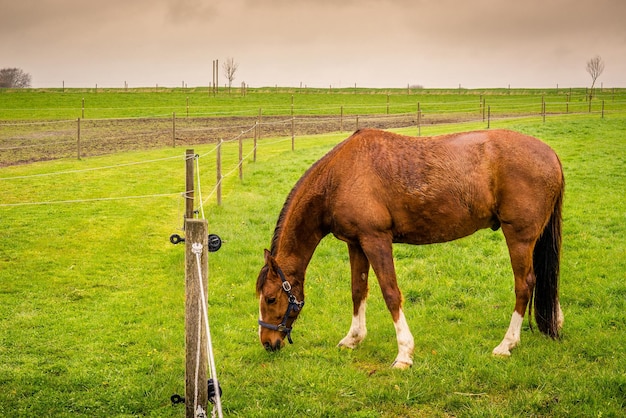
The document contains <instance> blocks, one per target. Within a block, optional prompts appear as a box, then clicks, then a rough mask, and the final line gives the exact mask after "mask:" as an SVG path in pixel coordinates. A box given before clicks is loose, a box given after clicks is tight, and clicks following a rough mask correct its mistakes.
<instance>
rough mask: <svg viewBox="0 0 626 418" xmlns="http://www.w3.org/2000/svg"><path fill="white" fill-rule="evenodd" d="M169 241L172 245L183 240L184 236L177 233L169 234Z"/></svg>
mask: <svg viewBox="0 0 626 418" xmlns="http://www.w3.org/2000/svg"><path fill="white" fill-rule="evenodd" d="M170 242H171V243H172V244H174V245H176V244H178V243H181V242H185V238H183V237H181V236H180V235H178V234H172V235H170Z"/></svg>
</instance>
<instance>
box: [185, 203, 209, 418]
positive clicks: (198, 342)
mask: <svg viewBox="0 0 626 418" xmlns="http://www.w3.org/2000/svg"><path fill="white" fill-rule="evenodd" d="M192 204H193V203H192ZM194 243H201V244H202V254H201V255H200V266H201V269H200V270H201V273H202V277H201V278H200V277H198V274H199V273H198V265H197V260H196V255H195V254H194V253H193V251H192V245H193V244H194ZM207 248H208V227H207V221H206V219H186V220H185V399H186V402H185V417H186V418H195V416H196V411H195V410H194V400H195V398H196V394H197V396H198V406H201V407H202V408H203V409H204V410H205V411H206V410H207V408H208V381H207V363H208V361H207V335H206V331H205V330H204V327H202V326H201V325H202V321H201V318H202V311H201V309H202V305H201V302H200V301H201V299H200V284H199V280H200V279H201V280H202V283H203V288H204V293H205V295H204V300H207V293H208V292H207V287H208V286H207V284H208V270H207V265H208V261H207ZM198 355H199V358H198ZM196 370H197V371H198V378H197V381H196Z"/></svg>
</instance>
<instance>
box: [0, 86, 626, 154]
mask: <svg viewBox="0 0 626 418" xmlns="http://www.w3.org/2000/svg"><path fill="white" fill-rule="evenodd" d="M488 98H489V101H487V96H482V95H481V96H479V97H477V99H478V100H476V98H473V100H462V101H455V102H436V101H435V102H426V103H420V102H416V103H414V104H413V105H411V106H410V107H409V105H407V104H397V105H392V104H389V103H388V104H387V105H377V106H365V105H364V106H359V105H351V106H342V105H333V106H330V105H329V106H326V107H323V108H322V107H316V108H311V109H308V108H294V107H293V106H291V107H283V108H277V107H275V108H271V107H270V108H269V109H268V108H263V109H261V108H259V109H257V111H256V112H255V114H254V116H251V115H249V112H248V116H241V115H230V116H223V115H218V116H216V115H215V114H211V115H206V116H201V115H198V113H195V114H194V116H188V114H189V113H188V112H187V113H185V114H183V115H177V114H176V113H172V114H171V115H169V116H167V117H140V118H121V119H82V118H77V119H68V120H57V121H34V122H33V121H25V122H13V121H0V167H5V166H10V165H19V164H25V163H29V162H34V161H42V160H54V159H60V158H68V157H76V158H79V159H80V158H88V157H93V156H99V155H106V154H112V153H117V152H124V151H131V150H142V149H156V148H163V147H178V146H184V147H188V146H191V145H194V144H206V143H217V142H218V141H219V140H226V139H228V138H232V137H234V136H236V135H239V134H241V132H245V131H247V132H248V134H247V135H248V137H252V133H250V132H249V131H250V127H251V126H253V125H256V126H257V128H256V129H257V131H255V132H256V134H257V135H259V137H265V138H267V137H283V136H292V137H294V136H302V135H312V134H322V133H329V132H337V131H340V132H341V131H346V132H351V131H354V130H357V129H359V128H365V127H373V128H380V129H391V128H401V127H408V126H416V127H418V130H419V126H421V125H435V124H442V123H457V122H468V121H482V122H485V123H486V125H488V123H489V119H490V118H493V119H496V118H497V119H501V118H507V117H520V116H533V115H534V116H538V115H542V116H544V117H546V116H550V115H562V114H578V113H591V114H598V115H600V116H601V117H604V115H605V114H610V113H615V112H620V111H621V112H623V111H624V110H625V109H626V98H622V97H621V96H618V97H617V99H615V98H613V99H612V100H604V99H602V100H600V99H594V100H593V101H585V100H582V99H581V98H580V97H578V98H576V100H573V99H571V98H570V97H569V95H559V96H547V97H544V96H540V97H537V98H535V99H536V100H534V102H532V103H529V102H528V98H527V97H526V98H524V100H523V101H521V100H520V99H519V98H516V97H508V96H503V97H496V98H494V97H492V96H489V97H488ZM312 111H316V112H320V114H310V112H312ZM266 113H269V115H267V114H266ZM275 113H287V115H285V114H282V115H275Z"/></svg>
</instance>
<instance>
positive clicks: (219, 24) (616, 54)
mask: <svg viewBox="0 0 626 418" xmlns="http://www.w3.org/2000/svg"><path fill="white" fill-rule="evenodd" d="M595 55H600V56H601V57H602V59H603V60H604V62H605V65H606V67H605V71H604V73H603V74H602V76H601V77H600V79H599V80H598V82H599V83H600V82H602V83H603V85H604V86H605V87H626V1H624V0H523V1H519V0H107V1H93V0H0V68H6V67H18V68H21V69H23V70H24V71H26V72H28V73H30V74H31V75H32V82H33V87H60V86H61V85H62V83H63V82H65V86H66V87H83V86H86V87H89V86H94V85H95V84H98V86H103V87H123V86H124V82H127V83H128V85H129V86H130V87H140V86H154V85H156V84H158V85H159V86H180V85H181V84H182V83H183V82H185V83H186V84H187V85H188V86H189V87H192V86H206V85H208V84H209V83H210V81H211V79H212V74H211V72H212V63H213V60H215V59H218V60H219V61H220V66H221V63H223V61H224V60H225V59H226V58H227V57H233V58H234V59H235V61H236V62H237V63H238V64H239V69H238V71H237V73H236V79H235V81H234V84H235V85H240V84H241V82H242V81H245V82H246V83H247V84H249V85H250V86H252V87H260V86H273V85H276V84H277V85H281V86H299V85H300V83H302V85H307V86H311V87H328V86H329V85H332V86H333V87H350V86H354V85H355V83H356V84H357V85H358V86H362V87H406V85H407V84H419V85H423V86H424V87H432V88H436V87H458V86H459V84H461V85H462V86H463V87H467V88H481V87H507V86H509V85H510V86H511V87H514V88H515V87H554V86H556V85H557V84H558V85H559V86H562V87H575V86H587V85H589V84H590V82H591V78H590V76H589V74H588V73H587V72H586V70H585V66H586V62H587V60H589V59H590V58H592V57H593V56H595ZM225 83H226V79H225V78H223V77H222V75H220V84H225Z"/></svg>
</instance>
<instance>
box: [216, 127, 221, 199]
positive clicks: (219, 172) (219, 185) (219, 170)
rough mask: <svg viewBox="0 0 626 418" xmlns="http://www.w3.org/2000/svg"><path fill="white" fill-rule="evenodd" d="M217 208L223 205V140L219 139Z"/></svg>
mask: <svg viewBox="0 0 626 418" xmlns="http://www.w3.org/2000/svg"><path fill="white" fill-rule="evenodd" d="M216 154H217V163H216V169H217V188H216V194H217V206H221V205H222V139H221V138H220V139H218V141H217V153H216Z"/></svg>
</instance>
